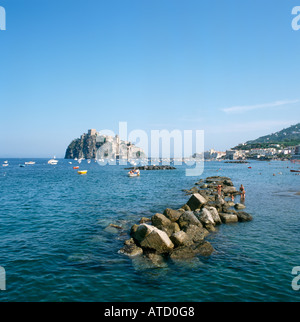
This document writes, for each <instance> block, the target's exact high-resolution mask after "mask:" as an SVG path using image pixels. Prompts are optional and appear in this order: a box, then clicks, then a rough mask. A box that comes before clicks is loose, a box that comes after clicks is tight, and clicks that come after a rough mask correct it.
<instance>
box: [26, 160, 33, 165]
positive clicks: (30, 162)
mask: <svg viewBox="0 0 300 322" xmlns="http://www.w3.org/2000/svg"><path fill="white" fill-rule="evenodd" d="M25 164H26V165H32V164H35V162H34V161H29V162H25Z"/></svg>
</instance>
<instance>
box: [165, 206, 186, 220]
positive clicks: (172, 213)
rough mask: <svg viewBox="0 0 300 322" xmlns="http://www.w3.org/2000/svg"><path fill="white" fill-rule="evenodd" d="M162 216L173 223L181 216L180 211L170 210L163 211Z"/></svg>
mask: <svg viewBox="0 0 300 322" xmlns="http://www.w3.org/2000/svg"><path fill="white" fill-rule="evenodd" d="M164 215H165V216H166V217H167V218H168V219H170V220H171V221H172V222H175V221H177V220H178V219H179V217H180V216H181V215H182V211H179V210H173V209H170V208H167V209H165V211H164Z"/></svg>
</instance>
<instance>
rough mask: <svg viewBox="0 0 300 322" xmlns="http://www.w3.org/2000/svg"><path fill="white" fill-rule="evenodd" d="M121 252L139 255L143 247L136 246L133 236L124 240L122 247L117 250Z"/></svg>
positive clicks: (131, 255) (128, 254)
mask: <svg viewBox="0 0 300 322" xmlns="http://www.w3.org/2000/svg"><path fill="white" fill-rule="evenodd" d="M119 252H120V253H121V254H124V255H127V256H130V257H134V256H139V255H142V254H143V249H142V248H141V247H138V246H137V245H136V244H135V242H134V240H133V238H131V239H129V240H127V241H125V245H124V247H123V248H121V249H120V250H119Z"/></svg>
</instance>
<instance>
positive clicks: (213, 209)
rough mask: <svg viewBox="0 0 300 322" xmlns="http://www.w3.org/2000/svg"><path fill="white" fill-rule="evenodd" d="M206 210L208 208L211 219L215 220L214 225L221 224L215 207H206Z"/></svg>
mask: <svg viewBox="0 0 300 322" xmlns="http://www.w3.org/2000/svg"><path fill="white" fill-rule="evenodd" d="M206 208H207V209H208V210H209V212H210V213H211V216H212V218H213V220H214V222H215V224H216V225H220V224H222V220H221V218H220V216H219V213H218V211H217V209H216V208H215V207H206Z"/></svg>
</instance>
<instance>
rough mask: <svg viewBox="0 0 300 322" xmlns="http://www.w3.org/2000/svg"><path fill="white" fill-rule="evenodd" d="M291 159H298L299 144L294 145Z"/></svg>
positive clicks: (299, 153)
mask: <svg viewBox="0 0 300 322" xmlns="http://www.w3.org/2000/svg"><path fill="white" fill-rule="evenodd" d="M292 160H300V145H297V146H296V147H295V153H294V155H293V156H292Z"/></svg>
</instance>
